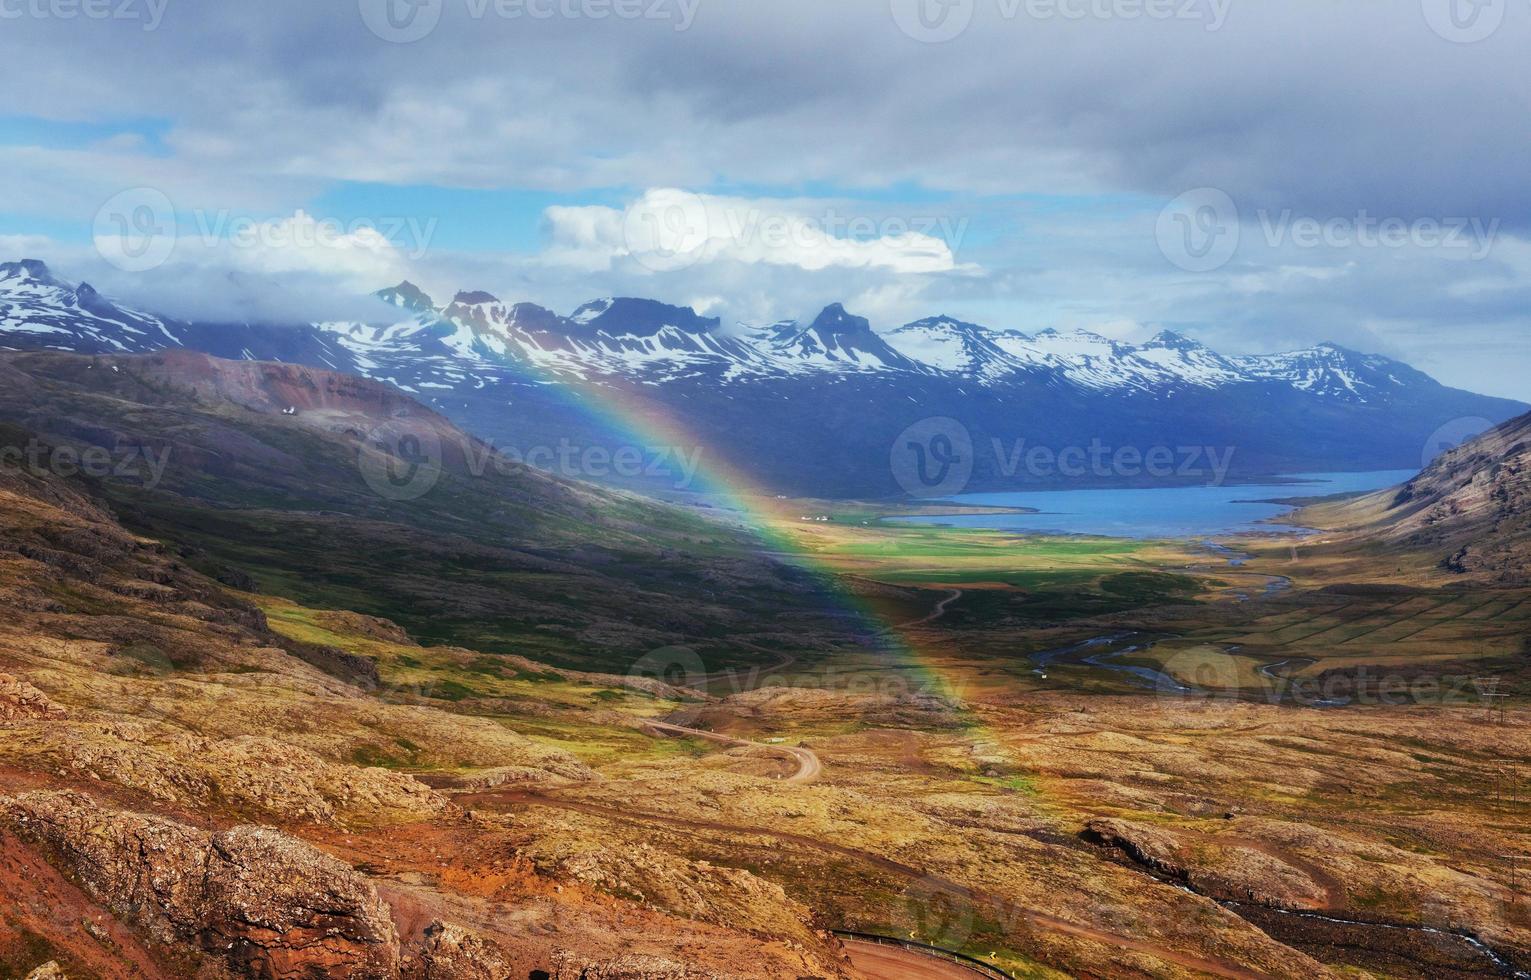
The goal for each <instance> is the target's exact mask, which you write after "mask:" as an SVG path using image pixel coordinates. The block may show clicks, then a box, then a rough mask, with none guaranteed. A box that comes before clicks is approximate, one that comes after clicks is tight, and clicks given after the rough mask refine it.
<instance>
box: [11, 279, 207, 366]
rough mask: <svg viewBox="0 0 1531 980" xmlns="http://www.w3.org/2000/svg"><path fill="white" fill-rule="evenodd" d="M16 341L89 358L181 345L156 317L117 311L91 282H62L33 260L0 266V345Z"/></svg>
mask: <svg viewBox="0 0 1531 980" xmlns="http://www.w3.org/2000/svg"><path fill="white" fill-rule="evenodd" d="M16 341H21V342H22V346H25V347H51V348H56V349H58V350H71V351H83V352H87V353H92V354H106V353H119V354H122V353H138V352H142V351H146V350H158V349H160V348H162V347H165V346H167V345H168V346H180V344H181V339H180V338H179V337H177V336H175V335H174V334H173V333H171V332H170V331H169V330H168V329H167V328H166V325H165V322H164V321H163V320H161V319H159V318H158V317H154V316H150V315H149V314H146V313H137V312H133V311H131V310H124V309H122V308H120V307H118V306H115V305H113V304H112V303H111V302H110V301H108V300H107V299H106V298H105V297H103V296H102V295H101V294H100V293H97V292H96V291H95V290H94V289H92V288H91V286H90V284H89V283H83V282H82V283H80V284H79V285H78V286H71V285H69V284H68V283H65V282H60V281H59V280H57V279H55V278H53V274H52V273H51V272H49V271H48V267H47V266H46V265H44V264H43V263H41V262H38V261H37V260H36V259H24V260H22V261H20V262H6V263H3V264H0V346H8V345H14V343H15V342H16Z"/></svg>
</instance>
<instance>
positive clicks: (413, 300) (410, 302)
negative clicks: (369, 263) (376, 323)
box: [373, 279, 436, 313]
mask: <svg viewBox="0 0 1531 980" xmlns="http://www.w3.org/2000/svg"><path fill="white" fill-rule="evenodd" d="M373 295H374V296H376V297H377V298H378V299H380V300H382V301H383V302H385V303H388V304H390V305H392V306H397V307H399V308H400V309H405V310H410V311H412V312H415V313H423V312H425V311H426V310H434V309H435V308H436V303H435V301H434V300H432V299H431V298H430V296H429V295H427V294H426V292H425V290H423V289H421V288H420V287H419V286H416V285H415V284H414V283H412V282H410V281H409V280H408V279H406V280H404V281H403V282H401V283H399V284H398V285H397V286H390V287H389V288H387V289H379V290H378V291H377V292H376V293H373Z"/></svg>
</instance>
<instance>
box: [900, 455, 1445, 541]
mask: <svg viewBox="0 0 1531 980" xmlns="http://www.w3.org/2000/svg"><path fill="white" fill-rule="evenodd" d="M1414 475H1415V471H1414V470H1382V471H1377V472H1371V473H1304V474H1297V475H1293V476H1291V477H1288V478H1287V479H1290V480H1294V481H1300V482H1292V483H1262V484H1253V485H1252V484H1241V485H1238V486H1220V487H1152V488H1148V489H1124V490H1034V491H1026V492H1020V493H969V494H963V495H962V496H959V497H953V498H952V499H951V501H949V502H950V503H958V504H983V505H986V506H991V507H994V506H999V507H1030V508H1032V509H1034V510H1036V511H1038V512H1039V513H1035V514H969V515H961V516H951V517H901V518H896V519H897V520H900V521H904V522H907V523H912V524H940V525H943V526H949V527H988V528H998V529H1000V530H1006V531H1040V532H1049V533H1058V534H1097V535H1102V536H1106V537H1113V538H1189V537H1201V536H1204V535H1213V534H1236V533H1240V532H1244V531H1277V530H1282V529H1283V526H1280V525H1277V526H1272V525H1269V524H1262V523H1260V522H1261V521H1265V520H1267V519H1269V518H1272V517H1277V516H1280V515H1282V514H1286V513H1289V512H1290V511H1291V508H1290V507H1287V506H1284V505H1282V504H1262V503H1253V502H1252V501H1257V500H1265V499H1270V498H1274V497H1280V498H1290V497H1326V496H1328V495H1330V494H1335V493H1354V492H1361V491H1367V490H1381V489H1382V488H1384V487H1391V486H1395V485H1397V484H1399V483H1403V482H1404V481H1405V480H1408V479H1410V478H1411V477H1413V476H1414Z"/></svg>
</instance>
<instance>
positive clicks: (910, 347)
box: [887, 316, 1023, 379]
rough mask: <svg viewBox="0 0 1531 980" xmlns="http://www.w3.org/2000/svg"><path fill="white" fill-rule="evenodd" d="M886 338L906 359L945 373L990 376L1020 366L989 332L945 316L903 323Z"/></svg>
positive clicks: (975, 325)
mask: <svg viewBox="0 0 1531 980" xmlns="http://www.w3.org/2000/svg"><path fill="white" fill-rule="evenodd" d="M887 341H888V343H889V344H891V345H892V346H893V348H894V349H895V350H897V351H898V352H899V353H900V354H902V355H903V356H904V357H906V358H908V359H909V360H911V361H914V362H916V363H918V364H924V365H926V366H927V367H930V368H933V369H935V370H937V371H944V372H947V373H949V374H965V375H970V376H972V377H975V378H984V379H990V378H996V377H1002V376H1004V375H1006V374H1011V373H1014V372H1015V371H1017V370H1020V369H1021V368H1022V367H1023V365H1022V364H1021V363H1020V362H1018V361H1016V360H1015V359H1014V358H1012V357H1010V355H1009V354H1007V353H1006V352H1005V351H1004V350H1003V349H1002V348H1001V347H1000V346H999V344H998V337H997V335H995V334H994V333H993V332H991V331H989V330H986V329H984V328H983V327H980V326H978V325H977V324H975V323H964V322H963V321H961V320H956V319H953V318H952V317H949V316H937V317H927V318H926V319H924V320H916V321H915V322H913V323H908V324H905V325H904V326H902V327H899V328H898V329H896V330H893V331H891V332H889V333H888V335H887Z"/></svg>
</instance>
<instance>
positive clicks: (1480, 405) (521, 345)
mask: <svg viewBox="0 0 1531 980" xmlns="http://www.w3.org/2000/svg"><path fill="white" fill-rule="evenodd" d="M82 295H83V297H84V298H83V299H82V298H81V297H82ZM377 295H378V299H379V301H380V303H379V314H378V317H377V318H376V321H375V322H369V323H321V324H307V325H300V326H293V327H288V328H282V327H273V326H262V325H251V324H236V325H219V324H189V323H181V322H177V321H174V320H170V319H167V318H160V317H151V316H149V315H147V314H139V313H135V312H133V311H129V310H124V309H121V308H118V307H115V306H111V305H110V304H107V303H106V302H105V301H104V300H102V299H100V297H98V296H95V295H94V291H93V290H89V289H88V287H85V286H81V287H78V288H72V287H68V286H67V285H65V284H63V283H60V282H58V281H57V280H55V279H54V278H53V276H52V275H51V274H50V273H48V271H47V270H46V268H44V267H42V266H41V264H40V263H35V262H23V263H11V264H9V265H5V266H0V313H3V316H4V319H3V320H0V348H12V349H39V348H42V349H66V350H79V351H84V352H103V351H120V352H142V351H153V350H161V349H167V348H184V349H189V350H198V351H204V352H207V353H212V354H215V355H217V356H221V357H232V358H245V359H251V360H273V361H283V362H288V363H295V364H304V365H309V366H315V367H324V368H328V369H331V370H336V371H343V372H347V373H353V374H358V375H362V376H365V377H368V378H372V379H375V380H378V381H383V382H386V383H388V384H391V385H393V386H395V387H397V388H399V389H401V390H403V391H406V392H409V393H411V394H413V395H415V396H416V397H417V398H419V399H420V400H422V401H425V402H427V403H429V404H430V405H432V406H433V407H435V408H437V409H438V410H439V411H440V412H441V413H442V414H444V415H446V416H448V417H449V418H451V419H452V420H453V421H454V422H456V423H457V424H459V425H461V426H463V427H465V428H467V429H468V430H470V431H472V432H473V433H475V434H476V435H478V436H481V437H483V438H485V439H488V440H490V441H492V442H493V443H494V444H495V445H496V446H497V447H499V448H500V449H502V450H505V451H507V452H511V453H513V454H520V455H523V456H527V455H532V454H541V455H542V456H544V457H548V456H552V455H557V453H556V450H558V449H559V448H561V447H570V448H571V450H572V451H571V452H570V453H565V454H563V455H562V456H561V458H562V459H565V460H568V459H572V458H577V457H579V455H580V453H581V451H583V450H585V449H591V448H594V449H595V450H597V451H598V452H599V453H600V454H601V456H602V457H603V458H607V457H610V456H611V455H612V454H615V453H617V452H626V453H631V452H636V453H637V454H638V455H640V456H645V457H652V458H651V459H649V460H648V461H649V462H657V460H658V458H660V457H664V458H671V459H673V458H674V456H675V455H676V454H677V453H678V454H682V455H685V456H687V457H688V458H689V457H695V456H697V454H701V455H702V456H704V457H705V459H706V461H707V462H708V463H725V464H727V466H729V467H731V468H733V469H736V470H739V471H741V472H743V473H745V474H746V475H747V476H749V477H750V478H751V479H752V480H753V481H754V482H757V483H760V484H762V485H765V486H769V487H772V488H773V489H775V490H777V491H780V492H786V493H796V494H802V495H823V496H879V497H880V496H888V495H892V494H896V493H900V492H902V490H903V488H902V487H901V486H900V485H899V483H898V482H897V481H896V480H895V479H894V476H893V473H892V472H891V470H890V466H889V453H890V450H891V448H892V447H893V446H894V445H895V443H896V440H897V438H898V437H899V435H900V433H902V432H903V431H904V430H905V429H906V428H907V427H909V426H910V425H912V424H915V423H918V422H921V421H922V420H925V419H930V418H949V419H953V420H956V422H957V423H959V424H960V425H961V426H962V427H963V428H965V429H966V430H967V433H968V435H969V436H970V438H971V441H972V444H973V446H974V448H975V458H974V459H973V460H972V463H973V467H972V469H973V477H972V480H971V482H970V484H969V486H970V487H971V488H973V489H986V490H997V489H1005V488H1008V487H1015V486H1019V485H1061V484H1064V483H1068V484H1070V485H1078V484H1079V482H1080V481H1081V480H1083V481H1085V482H1089V483H1093V484H1112V483H1123V482H1132V481H1133V480H1134V479H1135V478H1134V476H1133V475H1132V474H1129V473H1117V472H1109V473H1105V474H1097V473H1093V472H1092V473H1090V474H1088V475H1086V476H1084V477H1074V478H1071V479H1070V480H1064V479H1062V478H1061V477H1059V476H1058V474H1056V473H1048V472H1035V471H1033V470H1030V469H1027V470H1024V471H1021V472H1017V471H1016V469H1015V467H1014V462H1015V452H1014V450H1015V449H1016V447H1017V446H1023V447H1037V446H1041V447H1043V448H1045V449H1047V450H1049V451H1050V452H1051V453H1053V454H1057V453H1061V452H1063V451H1065V450H1067V449H1069V448H1070V447H1090V446H1092V445H1095V444H1097V443H1099V444H1102V445H1104V446H1106V447H1108V448H1109V449H1111V450H1115V449H1117V448H1127V449H1131V450H1135V451H1136V452H1137V453H1139V454H1143V453H1147V452H1149V451H1151V450H1153V449H1155V448H1156V447H1165V448H1167V449H1171V450H1173V449H1176V448H1177V447H1188V446H1196V447H1212V448H1213V449H1215V450H1216V451H1217V452H1218V453H1219V454H1220V455H1226V454H1228V453H1229V452H1230V451H1231V452H1232V457H1231V460H1232V470H1231V472H1232V473H1233V474H1234V475H1236V476H1237V475H1264V474H1269V473H1275V472H1294V471H1296V472H1302V471H1314V470H1325V469H1380V468H1397V467H1402V466H1406V465H1410V464H1411V463H1412V462H1413V461H1417V460H1418V459H1419V455H1420V451H1421V447H1422V446H1423V444H1424V442H1425V440H1426V438H1427V436H1428V435H1429V434H1430V433H1432V432H1434V431H1436V430H1437V429H1438V428H1440V427H1441V426H1442V425H1443V424H1445V423H1447V422H1450V421H1453V420H1457V419H1463V418H1474V417H1476V418H1485V419H1488V420H1489V421H1491V422H1495V421H1500V420H1503V419H1506V418H1509V417H1511V416H1513V415H1516V414H1518V413H1519V412H1522V411H1524V410H1525V409H1526V407H1527V406H1525V405H1522V404H1520V403H1518V402H1513V401H1509V400H1506V399H1499V398H1490V397H1485V396H1481V395H1475V394H1472V393H1470V392H1465V391H1459V390H1456V389H1451V388H1447V387H1445V386H1443V385H1441V384H1439V383H1437V382H1436V381H1434V380H1433V379H1431V378H1430V377H1428V376H1427V375H1424V374H1423V373H1421V372H1419V371H1416V370H1414V369H1413V368H1410V367H1409V366H1407V365H1405V364H1402V363H1400V362H1397V361H1393V360H1390V359H1388V358H1384V357H1379V356H1376V355H1366V354H1360V353H1357V352H1354V351H1348V350H1345V349H1343V348H1340V347H1337V346H1334V345H1329V344H1325V345H1320V346H1318V347H1314V348H1311V349H1308V350H1304V351H1296V352H1289V353H1282V354H1269V355H1254V356H1242V357H1228V356H1224V355H1221V354H1218V353H1217V352H1215V351H1213V350H1211V349H1209V348H1207V347H1206V346H1204V345H1202V344H1200V343H1197V342H1196V341H1194V340H1191V339H1189V338H1186V337H1182V336H1179V335H1177V334H1174V333H1170V332H1165V333H1161V334H1159V335H1158V336H1156V337H1154V338H1153V339H1152V340H1150V341H1148V342H1146V343H1143V344H1136V345H1135V344H1129V343H1123V342H1120V341H1114V340H1111V339H1108V338H1106V337H1102V336H1099V335H1097V334H1092V333H1089V332H1088V331H1072V332H1058V331H1055V330H1043V331H1040V332H1038V333H1035V334H1026V333H1021V332H1019V331H1015V330H992V329H989V328H986V327H983V326H980V325H977V324H972V323H964V322H962V321H959V320H956V319H954V318H951V317H933V318H928V319H924V320H919V321H916V322H914V323H911V324H907V325H905V326H903V327H900V328H898V329H895V330H892V331H889V332H888V333H886V334H884V333H879V332H878V331H876V330H874V329H873V328H872V326H871V324H870V323H869V322H868V321H867V320H866V319H865V318H862V317H858V316H855V315H853V314H851V313H849V312H847V311H846V310H845V309H844V307H843V306H840V305H839V304H834V305H831V306H829V307H827V308H826V309H825V310H824V311H822V312H821V313H820V314H819V315H818V316H817V317H816V318H815V319H814V320H813V321H812V322H811V323H808V324H807V325H806V326H805V325H803V324H800V323H796V322H783V323H778V324H774V325H772V326H769V327H763V328H755V327H742V328H740V329H737V330H725V329H723V327H722V325H721V324H720V323H719V322H718V321H717V320H716V319H714V318H708V317H704V316H700V315H698V314H697V313H696V312H695V311H693V310H690V309H686V308H684V307H676V306H670V305H667V304H663V303H658V302H655V301H653V300H644V299H632V298H609V299H602V300H596V301H593V302H591V303H587V304H585V305H583V306H581V307H580V308H579V309H577V310H576V311H574V313H573V314H572V315H570V316H562V315H560V314H558V313H556V312H554V311H551V310H548V309H545V308H542V307H539V306H536V305H534V304H530V303H514V304H512V303H506V302H504V301H502V300H500V299H499V298H497V297H495V296H493V295H492V294H489V293H485V292H481V291H465V292H461V293H458V294H457V295H456V296H455V297H453V299H452V300H451V302H448V303H446V304H444V305H438V304H437V303H436V301H435V300H433V299H432V298H431V297H430V296H429V295H427V294H426V293H424V292H423V291H422V290H420V289H419V288H418V287H417V286H415V285H413V284H411V283H408V282H405V283H400V284H399V285H398V286H396V287H393V288H390V289H386V290H382V291H381V292H379V293H378V294H377ZM677 431H686V432H688V433H689V436H688V437H687V442H688V444H686V445H675V444H674V443H673V440H674V438H675V437H674V435H673V433H675V432H677ZM660 433H666V434H665V435H660ZM634 469H636V470H637V471H638V472H635V473H629V474H614V473H612V472H611V471H610V468H609V467H607V468H604V469H603V471H602V472H593V471H591V469H590V468H589V467H585V468H580V467H578V466H574V467H571V466H569V465H568V464H563V465H562V472H563V475H566V476H578V477H583V478H589V479H596V480H602V481H611V482H618V483H624V484H626V485H629V486H632V487H635V488H638V489H642V490H644V491H645V492H656V491H657V492H675V491H681V490H690V489H697V487H696V486H695V485H694V484H693V481H692V474H691V473H689V472H685V473H681V472H677V471H676V468H675V467H673V466H672V467H665V466H661V465H644V466H640V467H635V468H634ZM1205 476H1206V474H1193V475H1191V476H1189V477H1187V479H1189V480H1192V481H1194V480H1195V479H1198V478H1203V479H1204V478H1205Z"/></svg>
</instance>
